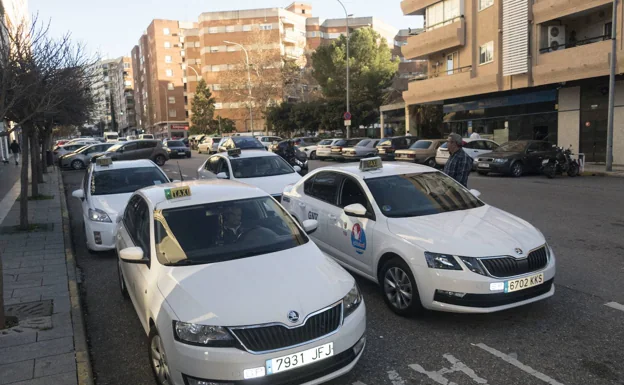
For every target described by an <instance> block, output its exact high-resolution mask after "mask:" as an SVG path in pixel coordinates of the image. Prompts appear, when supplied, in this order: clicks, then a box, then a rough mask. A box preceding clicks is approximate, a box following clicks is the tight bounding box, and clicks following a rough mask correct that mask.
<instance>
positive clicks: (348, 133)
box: [338, 0, 615, 139]
mask: <svg viewBox="0 0 624 385" xmlns="http://www.w3.org/2000/svg"><path fill="white" fill-rule="evenodd" d="M614 1H615V0H614ZM338 2H339V3H340V5H341V6H342V9H344V13H345V20H346V23H347V114H349V115H351V108H350V105H349V13H348V12H347V8H345V6H344V4H343V3H342V1H340V0H338ZM350 138H351V124H348V125H347V139H350Z"/></svg>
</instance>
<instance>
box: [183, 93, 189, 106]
mask: <svg viewBox="0 0 624 385" xmlns="http://www.w3.org/2000/svg"><path fill="white" fill-rule="evenodd" d="M184 104H185V105H186V104H188V96H186V95H185V96H184Z"/></svg>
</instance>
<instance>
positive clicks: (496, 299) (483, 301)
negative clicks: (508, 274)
mask: <svg viewBox="0 0 624 385" xmlns="http://www.w3.org/2000/svg"><path fill="white" fill-rule="evenodd" d="M554 281H555V279H554V278H552V279H550V280H548V281H546V282H544V283H542V284H541V285H537V286H533V287H530V288H528V289H524V290H519V291H514V292H511V293H495V294H470V293H469V294H466V295H464V296H463V297H461V298H459V297H455V296H453V297H450V296H448V295H445V294H443V293H441V292H440V291H436V293H435V295H434V297H433V300H434V301H436V302H442V303H448V304H450V305H458V306H468V307H480V308H488V307H497V306H504V305H510V304H512V303H516V302H522V301H526V300H528V299H531V298H535V297H539V296H540V295H544V294H546V293H548V292H549V291H550V289H551V288H552V285H553V283H554Z"/></svg>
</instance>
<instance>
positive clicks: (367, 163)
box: [360, 156, 383, 171]
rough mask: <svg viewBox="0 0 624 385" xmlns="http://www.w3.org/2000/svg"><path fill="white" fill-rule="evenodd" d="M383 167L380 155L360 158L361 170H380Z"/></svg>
mask: <svg viewBox="0 0 624 385" xmlns="http://www.w3.org/2000/svg"><path fill="white" fill-rule="evenodd" d="M381 168H383V163H382V162H381V158H380V157H378V156H376V157H374V158H365V159H361V160H360V171H370V170H379V169H381Z"/></svg>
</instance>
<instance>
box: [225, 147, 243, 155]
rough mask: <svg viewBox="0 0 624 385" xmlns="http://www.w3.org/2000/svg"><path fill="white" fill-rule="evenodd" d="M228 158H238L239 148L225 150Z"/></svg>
mask: <svg viewBox="0 0 624 385" xmlns="http://www.w3.org/2000/svg"><path fill="white" fill-rule="evenodd" d="M227 153H228V156H239V155H240V154H241V149H240V148H230V149H229V150H227Z"/></svg>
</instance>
